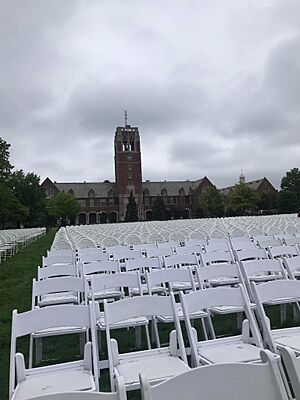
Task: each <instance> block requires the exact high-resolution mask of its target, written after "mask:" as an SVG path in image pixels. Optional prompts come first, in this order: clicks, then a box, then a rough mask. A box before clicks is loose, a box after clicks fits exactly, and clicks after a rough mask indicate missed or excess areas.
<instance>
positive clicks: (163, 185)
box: [42, 123, 213, 224]
mask: <svg viewBox="0 0 300 400" xmlns="http://www.w3.org/2000/svg"><path fill="white" fill-rule="evenodd" d="M114 152H115V180H116V181H115V182H109V181H108V180H105V181H104V182H55V181H52V180H51V179H50V178H46V179H45V181H44V182H43V183H42V187H43V188H44V189H45V191H46V195H47V197H48V198H50V197H52V196H54V195H55V194H56V193H58V192H61V191H62V192H65V193H68V194H71V195H72V196H74V197H75V198H76V200H77V201H78V203H79V204H80V206H81V210H80V213H79V215H78V216H77V218H76V221H75V222H76V223H77V224H97V223H106V222H119V221H124V218H125V214H126V205H127V202H128V198H129V195H130V193H132V194H133V195H134V197H135V201H136V203H137V205H138V213H139V219H140V220H152V215H153V205H154V202H155V200H156V198H157V197H158V196H161V197H162V199H163V201H164V203H165V205H166V209H167V215H168V218H169V219H179V218H192V217H194V216H195V214H196V211H197V208H198V205H199V201H200V195H201V193H202V192H203V191H205V190H206V188H208V187H211V186H213V185H212V183H211V182H210V180H209V179H208V178H207V177H203V178H201V179H198V180H195V181H189V180H186V181H162V182H150V181H149V180H146V181H144V182H143V180H142V159H141V143H140V135H139V130H138V128H137V127H132V126H130V125H127V123H126V124H125V126H124V127H118V128H117V129H116V132H115V139H114Z"/></svg>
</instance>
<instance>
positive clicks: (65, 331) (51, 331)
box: [32, 326, 86, 338]
mask: <svg viewBox="0 0 300 400" xmlns="http://www.w3.org/2000/svg"><path fill="white" fill-rule="evenodd" d="M85 331H86V328H85V327H82V328H78V327H77V326H59V327H57V328H47V329H42V330H40V331H36V332H34V333H33V334H32V336H33V337H34V338H40V337H47V336H59V335H69V334H71V333H81V332H85Z"/></svg>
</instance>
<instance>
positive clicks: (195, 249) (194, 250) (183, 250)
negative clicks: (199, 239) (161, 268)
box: [175, 245, 202, 254]
mask: <svg viewBox="0 0 300 400" xmlns="http://www.w3.org/2000/svg"><path fill="white" fill-rule="evenodd" d="M175 250H176V254H200V253H202V246H196V245H194V246H193V245H187V246H179V247H176V248H175Z"/></svg>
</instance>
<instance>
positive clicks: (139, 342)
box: [134, 326, 142, 350]
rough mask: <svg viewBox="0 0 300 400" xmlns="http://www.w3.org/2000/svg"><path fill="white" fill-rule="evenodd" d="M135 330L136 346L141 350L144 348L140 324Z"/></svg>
mask: <svg viewBox="0 0 300 400" xmlns="http://www.w3.org/2000/svg"><path fill="white" fill-rule="evenodd" d="M134 332H135V348H136V349H138V350H140V349H141V348H142V329H141V327H140V326H136V327H135V328H134Z"/></svg>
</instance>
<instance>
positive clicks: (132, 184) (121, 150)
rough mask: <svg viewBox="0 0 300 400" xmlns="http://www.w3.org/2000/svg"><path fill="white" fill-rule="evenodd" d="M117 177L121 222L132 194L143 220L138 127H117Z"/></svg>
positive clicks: (126, 125)
mask: <svg viewBox="0 0 300 400" xmlns="http://www.w3.org/2000/svg"><path fill="white" fill-rule="evenodd" d="M115 175H116V186H117V191H118V195H119V210H120V215H119V220H120V221H122V220H124V218H125V214H126V204H127V202H128V197H129V195H130V193H131V192H132V194H133V196H134V198H135V201H136V203H137V205H138V210H139V218H140V219H141V218H142V198H143V197H142V164H141V145H140V135H139V130H138V128H137V127H133V126H130V125H128V124H127V115H126V114H125V126H124V127H117V129H116V133H115Z"/></svg>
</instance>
